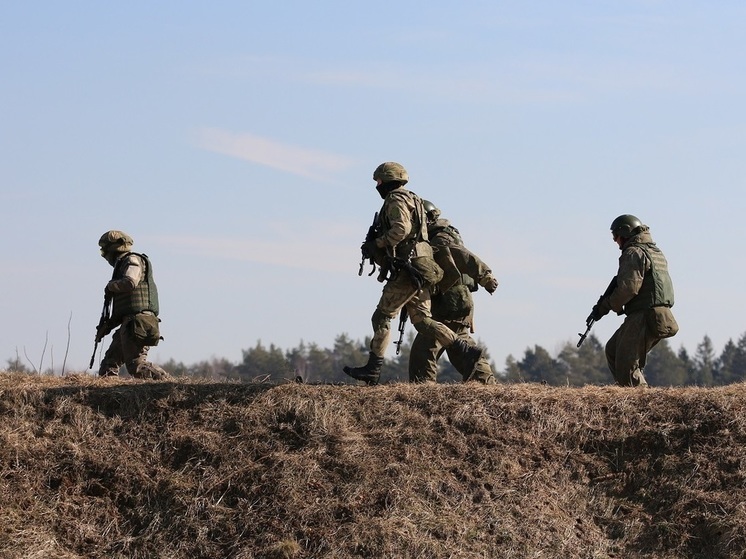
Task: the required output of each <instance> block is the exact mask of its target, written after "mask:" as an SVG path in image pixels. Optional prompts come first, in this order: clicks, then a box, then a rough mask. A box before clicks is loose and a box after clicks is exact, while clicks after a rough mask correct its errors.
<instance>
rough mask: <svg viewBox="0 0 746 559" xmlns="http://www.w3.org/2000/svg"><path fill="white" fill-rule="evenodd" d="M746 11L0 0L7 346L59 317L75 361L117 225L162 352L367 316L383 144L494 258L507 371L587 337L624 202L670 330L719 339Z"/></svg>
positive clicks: (18, 344) (728, 264)
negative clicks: (142, 260) (148, 297)
mask: <svg viewBox="0 0 746 559" xmlns="http://www.w3.org/2000/svg"><path fill="white" fill-rule="evenodd" d="M745 19H746V4H743V3H742V2H736V1H727V0H724V1H719V2H716V3H712V2H687V1H626V2H625V1H622V2H618V1H614V2H611V1H584V2H573V1H568V2H550V1H544V2H525V1H521V2H517V1H516V2H503V1H499V0H498V1H495V0H492V1H484V2H482V1H474V2H471V1H465V2H458V3H456V2H444V1H440V0H435V1H432V0H431V1H428V2H424V1H423V2H419V1H407V0H403V1H399V2H388V1H383V2H376V3H363V2H349V1H346V2H336V1H325V0H320V1H318V2H314V3H310V2H295V1H289V2H239V1H222V2H221V1H216V2H209V3H208V2H139V1H134V2H128V3H125V4H118V5H114V4H112V3H103V2H92V1H70V2H51V1H46V2H45V1H40V2H4V3H3V4H2V5H0V64H1V65H2V69H3V79H2V85H0V203H1V204H2V208H3V214H4V215H3V219H2V225H0V227H1V228H2V229H1V231H2V235H0V254H2V258H3V262H4V264H3V266H2V284H1V288H2V297H0V315H1V316H2V317H3V320H2V321H1V322H0V360H2V361H0V362H1V363H5V361H6V360H7V359H9V358H13V357H15V355H16V352H18V353H19V355H20V357H21V359H22V360H24V361H26V359H25V357H24V355H25V354H26V355H28V357H29V358H30V359H31V361H32V362H34V363H35V364H37V365H38V362H39V359H40V357H41V354H42V350H43V347H44V344H45V340H46V343H47V349H46V355H45V358H44V359H45V361H44V366H45V368H46V367H47V366H49V365H50V359H51V357H53V358H54V364H55V367H57V368H59V367H60V366H61V364H62V360H63V358H64V356H65V352H66V351H67V353H68V357H67V364H66V367H67V369H68V370H70V369H74V370H83V369H85V367H86V366H87V364H88V360H89V358H90V355H91V351H92V349H93V335H94V327H95V324H96V323H97V321H98V316H99V313H100V311H101V304H102V297H103V286H104V284H105V283H106V281H107V280H108V279H109V276H110V273H111V269H110V268H109V267H108V265H107V264H106V262H105V261H104V260H103V259H102V258H101V257H100V256H99V254H98V247H97V241H98V238H99V236H100V235H101V234H102V233H103V232H105V231H106V230H108V229H122V230H124V231H126V232H127V233H129V234H130V235H131V236H132V237H133V238H134V239H135V249H136V250H139V251H142V252H145V253H146V254H148V255H149V256H150V257H151V259H152V261H153V264H154V268H155V273H156V280H157V282H158V285H159V289H160V293H161V308H162V319H163V324H162V329H163V334H164V336H165V338H166V340H165V341H164V342H162V344H161V345H159V346H158V347H156V348H154V349H153V350H152V352H151V357H152V358H153V359H154V360H155V361H159V362H163V361H166V360H168V359H169V358H174V359H176V360H177V361H183V362H185V363H194V362H197V361H200V360H203V359H210V358H211V357H225V358H228V359H230V360H232V361H239V360H240V359H241V350H243V349H247V348H250V347H253V346H254V345H255V344H256V343H257V341H258V340H261V341H262V343H264V344H265V345H268V344H269V343H274V344H276V345H278V346H280V347H281V348H283V349H289V348H291V347H295V346H297V345H298V344H299V343H300V342H301V341H304V342H306V343H311V342H315V343H317V344H319V345H320V346H322V347H331V345H332V342H333V340H334V338H335V336H337V335H339V334H342V333H346V334H348V335H349V336H350V337H352V338H353V339H363V338H364V337H365V336H366V335H370V328H371V327H370V315H371V314H372V312H373V309H374V307H375V305H376V303H377V301H378V297H379V295H380V289H381V286H380V284H378V283H377V282H376V281H375V279H374V278H369V277H367V276H365V275H363V277H358V276H357V268H358V262H359V246H360V241H361V239H362V237H363V236H364V234H365V231H366V229H367V227H368V223H369V221H370V220H371V218H372V215H373V212H375V211H376V210H377V209H378V207H379V206H380V198H379V197H378V194H377V193H376V191H375V189H374V183H373V181H372V179H371V175H372V172H373V169H374V168H375V167H376V166H377V165H378V164H379V163H381V162H383V161H389V160H394V161H399V162H401V163H402V164H403V165H404V166H405V167H406V168H407V169H408V171H409V174H410V178H411V182H410V185H409V186H410V187H411V189H412V190H414V191H415V192H417V193H418V194H419V195H421V196H422V197H423V198H426V199H429V200H432V201H433V202H434V203H435V204H436V205H438V206H439V207H440V208H441V209H442V211H443V215H444V216H445V217H447V218H449V219H450V220H451V221H452V222H453V223H454V224H455V225H456V226H457V227H458V228H459V229H460V230H461V233H462V235H463V237H464V239H465V241H466V243H467V245H468V246H469V247H470V248H471V249H472V250H473V251H474V252H475V253H477V254H478V255H480V256H481V257H482V258H483V260H485V261H486V262H487V263H488V264H490V265H491V267H492V268H493V270H494V272H495V275H496V276H497V278H498V280H499V281H500V287H498V290H497V291H496V293H495V294H494V295H493V296H491V297H490V296H489V295H487V294H486V293H485V292H483V291H482V292H480V293H478V294H477V295H476V302H477V311H476V327H477V332H476V336H477V337H478V338H479V339H480V340H481V341H482V342H484V344H485V345H486V346H487V348H488V350H489V352H490V354H491V356H492V357H493V359H494V360H495V362H496V363H497V365H498V368H502V366H503V364H504V361H505V358H506V357H507V356H508V355H509V354H512V355H514V356H515V357H517V358H520V357H521V356H522V355H523V352H524V351H525V349H526V348H527V347H533V345H534V344H539V345H541V346H543V347H544V348H546V349H547V350H549V351H550V353H556V351H558V350H559V348H560V347H561V346H562V345H563V344H564V343H565V342H567V341H572V342H573V343H574V342H575V341H576V340H577V333H578V332H580V331H582V330H583V329H584V322H585V317H586V316H587V315H588V313H589V311H590V308H591V306H592V305H593V303H594V302H595V301H596V299H597V298H598V295H599V294H600V293H601V292H602V291H603V290H604V288H605V287H606V284H607V283H608V281H609V279H610V278H611V276H612V275H614V273H615V271H616V263H617V258H618V249H617V248H616V245H614V243H613V242H612V240H611V236H610V234H609V231H608V228H609V224H610V223H611V221H612V220H613V219H614V218H615V217H616V216H617V215H619V214H622V213H633V214H635V215H637V216H638V217H640V218H641V219H642V220H643V221H644V222H645V223H646V224H648V225H649V226H650V227H651V230H652V233H653V237H654V239H655V240H656V241H657V242H658V244H659V246H660V247H661V248H662V249H663V250H664V252H665V254H666V255H667V257H668V260H669V265H670V269H671V274H672V277H673V280H674V285H675V288H676V306H675V308H674V312H675V315H676V317H677V319H678V321H679V325H680V327H681V330H680V333H679V334H678V335H677V336H676V337H675V338H673V339H672V340H671V344H672V346H673V347H674V349H676V350H677V349H678V348H679V347H681V346H684V347H685V348H686V349H687V350H688V351H690V352H692V353H693V352H694V351H695V349H696V346H697V344H698V343H699V342H701V341H702V339H703V337H704V336H705V335H708V336H710V338H711V339H712V341H713V344H714V346H715V349H716V351H717V352H719V351H720V350H721V349H722V347H723V345H724V344H725V343H726V342H727V341H728V339H731V338H733V339H734V340H735V339H737V338H738V337H740V336H741V334H743V333H744V332H746V323H745V322H744V320H743V318H742V309H743V308H744V306H746V305H745V303H746V301H745V300H744V299H745V298H746V297H745V295H744V290H743V288H742V285H743V278H744V277H746V264H745V263H744V259H743V258H741V250H742V239H743V238H744V233H745V232H746V224H744V219H743V216H744V214H746V202H745V197H744V176H745V175H746V172H745V171H746V163H745V158H744V143H745V140H746V133H745V131H746V110H745V109H744V103H743V98H744V94H745V93H746V78H744V76H746V72H744V60H746V56H745V55H746V38H745V37H746V36H745V35H744V33H743V27H744V20H745ZM620 322H621V318H619V317H616V316H613V315H611V316H608V317H606V318H604V319H603V320H602V321H601V322H599V323H598V324H597V325H596V326H595V327H594V333H595V334H596V335H597V336H598V337H599V338H600V339H601V340H602V341H604V342H605V340H606V339H607V338H608V337H609V336H610V335H611V334H612V333H613V331H614V329H615V328H616V327H617V326H618V325H619V324H620ZM68 324H69V335H68ZM409 329H410V331H411V327H409ZM68 339H69V349H67V347H66V346H67V344H68ZM108 341H109V339H108V338H107V340H106V342H105V343H107V344H108ZM393 353H394V352H393V348H392V349H391V351H390V353H389V354H388V355H389V356H392V355H393Z"/></svg>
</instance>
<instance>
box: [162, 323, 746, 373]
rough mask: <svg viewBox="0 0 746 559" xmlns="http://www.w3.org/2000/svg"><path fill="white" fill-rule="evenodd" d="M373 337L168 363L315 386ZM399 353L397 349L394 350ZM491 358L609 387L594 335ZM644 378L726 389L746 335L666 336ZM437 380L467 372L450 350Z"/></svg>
mask: <svg viewBox="0 0 746 559" xmlns="http://www.w3.org/2000/svg"><path fill="white" fill-rule="evenodd" d="M413 339H414V334H413V333H410V335H409V337H408V339H406V340H404V342H403V343H402V345H401V351H400V353H399V355H390V356H389V357H388V358H387V359H386V361H385V364H384V369H383V375H382V382H407V381H408V379H409V373H408V363H409V351H410V348H411V345H412V340H413ZM369 342H370V339H369V338H366V339H365V340H363V341H362V342H361V341H355V340H352V339H350V338H349V337H348V336H347V335H346V334H342V335H339V336H337V338H336V339H335V340H334V346H333V347H332V348H322V347H319V346H318V345H317V344H314V343H311V344H306V343H304V342H302V341H301V342H300V344H299V345H298V346H297V347H295V348H292V349H289V350H282V349H280V348H279V347H277V346H275V345H274V344H270V345H269V346H268V347H267V346H265V345H264V344H262V342H261V340H259V341H257V342H256V345H255V346H254V347H252V348H250V349H245V350H243V351H242V352H241V353H242V359H241V361H240V362H239V363H237V364H236V363H232V362H230V361H229V360H227V359H219V358H214V359H211V360H208V361H200V362H199V363H195V364H192V365H185V364H184V363H177V362H176V361H174V360H173V359H171V360H169V361H167V362H166V363H163V364H162V367H163V368H164V369H166V370H167V371H168V372H169V373H171V374H172V375H175V376H180V375H188V376H194V377H200V378H211V379H226V380H240V381H244V382H263V381H266V382H283V381H288V380H298V381H303V382H314V383H351V382H354V381H352V379H350V378H349V377H348V376H347V375H345V374H344V373H343V372H342V367H343V366H344V365H357V364H360V363H364V362H365V361H366V359H367V357H368V344H369ZM389 353H393V352H389ZM485 357H486V358H487V360H488V361H490V362H491V365H492V369H493V371H495V376H496V378H497V380H498V382H544V383H546V384H549V385H552V386H583V385H588V384H591V385H608V384H612V383H613V378H612V376H611V373H610V372H609V368H608V366H607V364H606V356H605V354H604V345H603V344H602V343H601V342H600V341H599V339H598V338H597V337H596V336H595V335H593V334H591V335H590V336H589V337H588V338H587V339H586V340H585V342H584V343H583V345H582V346H581V347H580V348H578V347H576V345H575V344H573V343H570V342H567V343H566V344H565V345H564V347H562V349H561V350H560V352H559V354H558V355H557V356H556V357H552V355H551V354H550V353H549V352H548V351H547V350H546V349H544V348H543V347H541V346H539V345H535V346H534V347H532V348H531V347H529V348H526V350H525V352H524V354H523V356H522V358H521V359H516V358H515V357H513V355H509V356H508V357H507V359H506V361H505V365H504V367H503V368H502V369H500V368H498V367H496V366H495V363H494V361H492V360H491V359H490V357H489V354H488V353H487V350H486V349H485ZM645 378H646V379H647V381H648V383H649V384H650V385H651V386H721V385H725V384H731V383H735V382H742V381H745V380H746V333H744V334H743V335H742V336H741V337H740V338H739V339H738V340H737V341H736V342H733V340H729V341H728V343H726V344H725V347H724V348H723V351H722V352H721V353H720V355H716V354H715V350H714V348H713V345H712V340H710V338H709V337H708V336H705V337H704V338H703V340H702V341H701V342H700V343H699V344H698V345H697V348H696V351H695V352H694V354H693V355H690V354H689V352H687V350H686V349H684V348H683V347H681V348H680V349H679V350H678V352H675V351H674V350H673V349H672V348H671V346H670V344H669V342H668V340H662V341H661V342H660V343H659V344H658V345H657V346H656V347H655V348H653V350H652V351H651V352H650V353H649V354H648V360H647V364H646V366H645ZM438 380H439V382H460V381H461V375H459V373H458V372H457V371H456V369H455V368H454V367H453V366H452V365H451V364H450V363H449V362H448V360H447V358H446V356H445V355H444V356H443V358H442V359H441V361H440V364H439V373H438Z"/></svg>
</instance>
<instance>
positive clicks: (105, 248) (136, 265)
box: [96, 231, 169, 379]
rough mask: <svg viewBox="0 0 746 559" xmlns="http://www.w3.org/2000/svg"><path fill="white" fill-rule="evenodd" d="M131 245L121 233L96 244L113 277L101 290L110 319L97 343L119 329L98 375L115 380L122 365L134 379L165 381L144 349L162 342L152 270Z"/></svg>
mask: <svg viewBox="0 0 746 559" xmlns="http://www.w3.org/2000/svg"><path fill="white" fill-rule="evenodd" d="M132 244H133V241H132V237H130V236H129V235H127V234H126V233H123V232H122V231H107V232H106V233H104V234H103V235H102V236H101V238H100V239H99V241H98V245H99V247H100V248H101V256H103V257H104V258H105V259H106V261H107V262H108V263H109V264H111V266H112V267H113V268H114V273H113V274H112V278H111V280H110V281H109V283H107V284H106V288H105V290H104V291H105V295H106V297H107V298H109V299H111V301H112V310H111V317H110V319H109V321H108V323H107V324H106V325H104V327H103V329H102V330H101V331H99V332H97V333H96V336H97V341H100V340H101V339H103V337H104V336H106V335H107V334H108V333H109V332H111V331H112V330H113V329H114V328H116V327H117V326H119V329H118V330H117V331H116V332H114V335H113V336H112V340H111V345H110V346H109V349H107V350H106V353H105V354H104V358H103V360H102V361H101V366H100V368H99V371H98V374H99V376H102V377H108V376H118V375H119V369H120V368H121V366H122V365H126V367H127V372H128V373H129V374H130V375H132V376H133V377H135V378H140V379H166V378H169V375H168V373H167V372H166V371H164V370H163V369H162V368H161V367H159V366H158V365H155V364H154V363H151V362H149V361H147V356H148V348H149V347H150V346H154V345H157V344H158V342H159V341H160V340H161V339H162V338H161V335H160V328H159V324H158V323H159V322H160V319H159V318H158V288H157V287H156V285H155V281H154V279H153V267H152V266H151V264H150V259H149V258H148V257H147V256H146V255H145V254H139V253H136V252H131V251H130V249H131V247H132Z"/></svg>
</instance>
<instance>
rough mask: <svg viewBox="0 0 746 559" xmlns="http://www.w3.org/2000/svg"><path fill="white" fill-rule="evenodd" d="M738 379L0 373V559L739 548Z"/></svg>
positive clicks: (744, 438) (745, 531) (743, 441)
mask: <svg viewBox="0 0 746 559" xmlns="http://www.w3.org/2000/svg"><path fill="white" fill-rule="evenodd" d="M745 412H746V385H744V384H737V385H730V386H727V387H723V388H714V389H698V388H666V389H664V388H651V389H647V390H631V389H622V388H616V387H585V388H552V387H548V386H542V385H540V384H501V385H497V386H487V387H485V386H481V385H438V386H435V385H432V386H419V385H418V386H414V385H408V384H391V385H384V386H377V387H364V386H359V387H358V386H334V385H304V384H283V385H266V384H233V383H210V382H199V381H194V380H178V381H174V382H166V383H158V382H151V381H144V382H140V381H132V380H124V379H113V380H99V379H97V378H94V377H91V376H87V375H70V376H67V377H64V378H59V377H47V376H37V375H25V374H9V373H0V558H2V559H6V558H19V559H20V558H24V559H28V558H39V559H41V558H44V559H49V558H59V559H62V558H65V559H73V558H75V559H77V558H148V559H151V558H185V559H186V558H190V559H194V558H235V559H250V558H269V559H273V558H277V559H294V558H299V559H300V558H340V559H341V558H356V557H360V558H423V559H424V558H427V559H430V558H443V559H445V558H451V559H476V558H485V559H486V558H498V557H499V558H611V557H618V558H638V557H650V558H661V559H663V558H666V559H670V558H679V557H681V558H685V557H686V558H703V559H704V558H708V559H718V558H746V551H744V550H745V549H746V413H745Z"/></svg>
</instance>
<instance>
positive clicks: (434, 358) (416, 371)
mask: <svg viewBox="0 0 746 559" xmlns="http://www.w3.org/2000/svg"><path fill="white" fill-rule="evenodd" d="M443 350H444V348H443V346H442V345H441V344H440V343H439V342H438V340H436V339H435V338H433V337H430V336H425V335H424V334H420V333H419V332H418V333H417V335H416V336H415V338H414V341H413V342H412V347H411V348H410V350H409V382H436V380H437V377H438V358H439V357H440V356H441V355H442V353H443Z"/></svg>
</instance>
